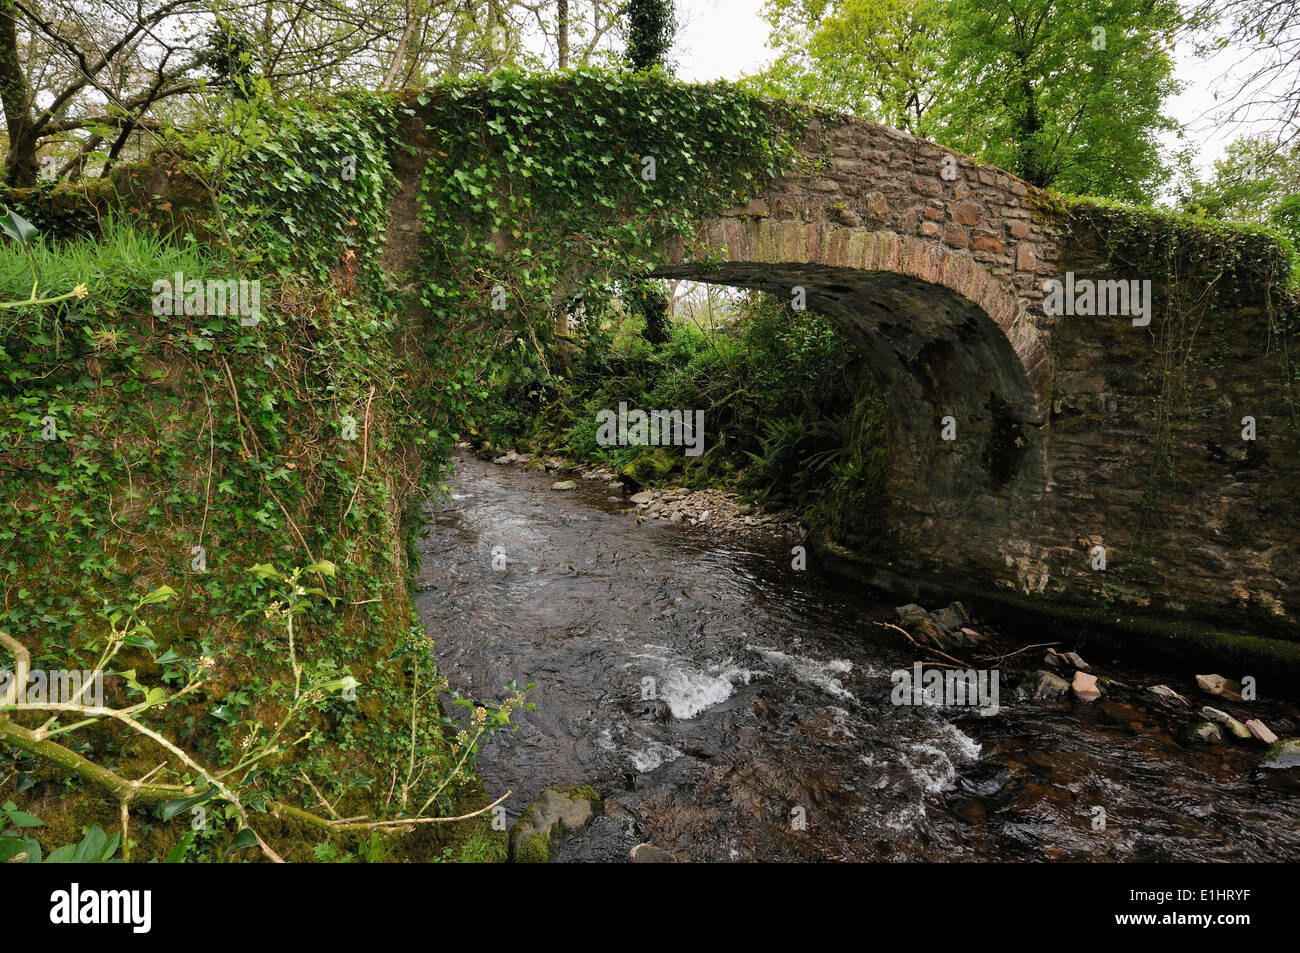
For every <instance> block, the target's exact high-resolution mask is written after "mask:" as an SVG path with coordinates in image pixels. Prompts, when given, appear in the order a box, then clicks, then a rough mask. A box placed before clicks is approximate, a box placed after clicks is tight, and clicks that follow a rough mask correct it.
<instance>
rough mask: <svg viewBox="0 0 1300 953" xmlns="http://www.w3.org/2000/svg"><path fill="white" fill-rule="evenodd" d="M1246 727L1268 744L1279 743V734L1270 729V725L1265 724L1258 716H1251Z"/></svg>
mask: <svg viewBox="0 0 1300 953" xmlns="http://www.w3.org/2000/svg"><path fill="white" fill-rule="evenodd" d="M1246 728H1247V729H1249V730H1250V733H1251V735H1252V736H1253V737H1254V738H1255V739H1256V740H1257V741H1262V742H1264V744H1266V745H1275V744H1277V735H1275V734H1273V732H1271V731H1269V730H1268V725H1266V724H1264V723H1263V722H1262V721H1260V720H1259V719H1258V718H1251V719H1250V720H1249V721H1247V722H1246Z"/></svg>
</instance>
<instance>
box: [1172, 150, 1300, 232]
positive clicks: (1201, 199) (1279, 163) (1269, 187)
mask: <svg viewBox="0 0 1300 953" xmlns="http://www.w3.org/2000/svg"><path fill="white" fill-rule="evenodd" d="M1179 204H1180V205H1181V206H1182V207H1183V208H1184V209H1186V210H1188V211H1191V212H1196V213H1199V214H1204V215H1208V216H1210V217H1211V218H1219V219H1225V220H1228V221H1236V222H1250V223H1253V224H1256V225H1269V226H1272V227H1274V228H1276V229H1278V230H1279V231H1281V232H1283V233H1285V234H1286V235H1288V236H1289V237H1290V238H1291V241H1292V242H1294V243H1295V244H1296V245H1297V246H1300V141H1294V140H1293V141H1292V142H1291V143H1290V144H1289V145H1288V146H1282V145H1280V144H1279V143H1278V141H1277V140H1276V139H1275V138H1272V137H1268V136H1258V137H1253V136H1246V137H1243V138H1241V139H1238V140H1237V141H1236V142H1234V143H1232V144H1231V145H1230V146H1228V148H1227V150H1226V153H1225V155H1224V157H1223V158H1222V159H1219V160H1217V161H1215V163H1214V173H1213V175H1212V176H1210V178H1209V179H1208V180H1207V181H1205V182H1201V181H1199V180H1198V179H1192V180H1190V181H1189V182H1188V183H1187V185H1186V187H1185V188H1184V189H1183V191H1182V194H1181V195H1180V196H1179Z"/></svg>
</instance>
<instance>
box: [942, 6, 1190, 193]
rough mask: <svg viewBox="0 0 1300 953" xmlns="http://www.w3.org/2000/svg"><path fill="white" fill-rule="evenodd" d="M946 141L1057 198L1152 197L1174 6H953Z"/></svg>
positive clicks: (1169, 86) (1165, 122)
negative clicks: (1074, 195)
mask: <svg viewBox="0 0 1300 953" xmlns="http://www.w3.org/2000/svg"><path fill="white" fill-rule="evenodd" d="M947 17H948V30H949V41H950V47H949V50H948V56H949V60H948V69H949V71H950V74H951V76H952V86H951V97H950V98H949V99H947V100H946V101H945V102H944V103H942V104H941V106H940V107H939V108H938V109H937V110H936V112H937V115H936V116H935V117H934V120H935V121H934V122H933V123H932V124H931V125H930V129H931V130H932V132H933V134H934V136H935V137H936V138H938V139H939V140H940V141H942V142H944V143H946V144H947V145H950V146H954V147H956V148H958V149H961V150H963V151H965V152H969V153H972V154H974V155H978V156H979V157H980V158H982V159H985V160H987V161H989V162H992V163H994V164H995V165H998V166H1001V167H1003V168H1005V169H1008V170H1009V171H1011V172H1014V173H1016V174H1017V175H1019V176H1021V177H1022V178H1023V179H1025V180H1026V181H1027V182H1030V183H1032V184H1033V185H1038V186H1043V187H1047V186H1051V187H1052V188H1054V189H1056V190H1058V191H1062V192H1072V193H1087V194H1092V195H1105V196H1109V197H1112V198H1118V199H1124V200H1129V201H1147V200H1150V199H1151V198H1152V197H1154V195H1155V194H1156V193H1157V192H1158V190H1159V188H1160V186H1161V184H1162V183H1163V182H1164V181H1165V180H1166V179H1167V177H1168V175H1169V166H1168V163H1167V160H1166V159H1165V158H1164V156H1163V153H1162V149H1161V144H1160V139H1159V137H1160V134H1161V133H1163V132H1166V131H1171V130H1175V129H1177V124H1176V123H1175V122H1174V121H1173V120H1172V119H1171V118H1169V117H1168V116H1167V115H1166V114H1165V112H1164V104H1165V100H1166V99H1167V98H1168V97H1169V96H1170V95H1172V94H1173V93H1175V92H1176V91H1177V90H1178V88H1179V84H1178V83H1177V82H1176V81H1175V80H1174V78H1173V70H1174V65H1173V59H1172V57H1171V54H1170V49H1171V44H1172V42H1173V36H1174V33H1175V31H1176V29H1177V28H1178V25H1179V23H1180V20H1179V12H1178V7H1177V5H1176V3H1174V2H1172V0H1091V2H1089V3H1087V4H1077V5H1076V4H1058V3H1056V2H1055V0H1006V2H1004V3H1000V4H997V5H992V4H988V3H985V2H982V0H953V2H952V3H951V4H950V5H949V6H948V7H947Z"/></svg>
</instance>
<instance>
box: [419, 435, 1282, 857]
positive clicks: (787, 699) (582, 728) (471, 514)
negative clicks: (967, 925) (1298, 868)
mask: <svg viewBox="0 0 1300 953" xmlns="http://www.w3.org/2000/svg"><path fill="white" fill-rule="evenodd" d="M555 479H557V477H555V476H554V475H548V474H546V473H543V472H525V471H524V470H522V469H520V468H517V467H504V466H494V465H492V464H490V463H487V462H484V461H480V460H478V459H476V458H475V457H473V456H471V455H469V454H467V453H462V454H459V455H458V456H457V457H456V460H455V472H454V475H453V476H452V478H451V480H450V483H451V487H452V490H453V492H452V495H451V498H450V499H448V500H445V501H443V502H440V503H436V504H433V505H432V506H431V507H429V508H428V510H427V518H428V532H427V534H426V536H425V538H424V540H423V542H422V544H421V550H422V560H421V565H420V574H419V580H418V582H419V592H418V595H417V597H416V606H417V609H418V611H419V614H420V617H421V620H422V621H423V623H424V626H425V629H426V631H427V632H428V634H429V635H430V637H431V638H432V639H433V640H434V643H435V648H434V652H435V655H436V657H437V660H438V664H439V667H440V670H441V671H442V673H443V674H444V675H445V676H446V677H447V678H448V679H449V680H450V682H451V687H452V688H454V689H455V690H457V691H459V692H460V693H461V694H463V695H465V696H467V697H469V698H472V699H476V700H481V699H495V698H498V697H501V696H502V695H503V694H504V692H503V686H504V685H505V684H506V683H507V682H509V681H511V680H514V681H516V682H518V683H519V684H520V685H524V684H528V683H530V682H531V683H533V684H534V685H535V687H534V688H533V690H532V691H531V692H530V693H529V696H528V697H529V700H530V701H532V702H533V703H534V704H535V705H536V710H535V711H533V712H520V713H518V715H517V717H516V720H517V722H518V725H519V727H518V729H517V730H516V731H513V732H511V731H504V732H500V733H498V734H497V735H495V736H494V737H492V738H491V739H489V740H488V741H487V742H486V743H485V744H484V746H483V749H482V751H481V753H480V756H479V761H478V770H479V774H480V776H481V778H482V779H483V782H484V784H485V786H486V789H487V794H488V796H489V797H490V798H493V799H495V798H496V797H498V796H499V795H501V794H503V793H505V791H507V790H510V791H512V792H513V793H512V796H511V797H510V799H509V800H508V801H507V802H506V805H507V809H508V812H509V817H510V822H511V823H513V821H514V820H515V819H516V818H518V817H519V815H520V814H521V813H522V812H523V810H524V809H525V808H526V807H527V806H528V805H529V804H530V803H531V802H532V801H533V800H534V799H535V798H537V796H538V795H539V794H540V793H541V792H542V791H543V790H544V789H546V788H548V787H554V786H564V785H576V784H590V785H592V786H593V787H595V788H596V790H597V791H598V792H599V793H600V794H601V795H602V796H603V798H604V799H605V809H604V811H603V812H602V813H599V814H598V815H597V817H596V818H595V819H594V820H593V821H592V822H591V824H589V825H588V826H587V827H586V828H585V829H584V830H583V831H582V832H581V833H580V834H578V835H576V836H573V837H570V838H567V839H566V840H564V841H562V842H561V844H560V845H559V847H558V849H557V850H556V851H555V852H554V853H553V859H555V860H561V861H624V860H626V858H627V856H628V850H629V849H630V848H631V847H632V846H633V845H635V844H637V843H640V842H643V841H649V842H651V843H653V844H655V845H656V846H658V847H662V848H665V849H667V850H669V851H672V852H673V853H675V854H676V855H677V856H678V857H679V858H680V859H682V860H691V861H800V860H843V861H953V860H958V861H960V860H986V861H988V860H1010V861H1018V860H1087V861H1104V860H1116V861H1173V860H1190V861H1205V860H1222V861H1245V860H1266V861H1277V860H1297V859H1300V793H1298V792H1295V791H1292V790H1288V789H1286V788H1285V787H1279V786H1276V785H1270V784H1268V783H1266V782H1262V781H1261V780H1260V778H1259V776H1258V775H1259V772H1258V771H1257V770H1256V769H1255V765H1256V764H1257V763H1258V762H1259V760H1260V758H1261V756H1262V754H1263V750H1262V748H1261V747H1259V746H1250V745H1244V744H1237V745H1232V744H1227V745H1224V746H1219V747H1202V748H1198V747H1194V746H1192V745H1190V744H1188V743H1187V742H1186V741H1185V740H1184V741H1180V740H1179V735H1178V733H1177V732H1176V731H1175V730H1174V728H1175V726H1174V722H1175V720H1176V719H1177V718H1179V717H1181V718H1182V719H1183V721H1186V720H1187V719H1188V718H1189V717H1190V716H1188V715H1180V713H1178V712H1170V711H1169V710H1167V709H1166V708H1163V707H1161V706H1160V705H1159V704H1156V703H1155V702H1154V701H1152V702H1151V703H1146V702H1144V701H1143V700H1141V699H1140V698H1138V697H1136V696H1137V695H1138V694H1140V693H1139V692H1136V691H1135V692H1134V693H1131V696H1130V697H1123V696H1120V695H1112V694H1109V693H1108V694H1106V695H1103V697H1102V698H1101V699H1100V700H1099V701H1097V702H1095V703H1092V704H1087V705H1086V704H1083V703H1082V702H1079V701H1075V700H1073V699H1069V698H1067V699H1064V700H1061V701H1058V702H1045V701H1034V700H1017V698H1016V695H1015V692H1014V691H1013V688H1012V684H1011V680H1010V679H1009V678H1008V679H1006V680H1005V681H1004V683H1003V684H1002V686H1001V692H1000V700H1001V704H1000V707H999V709H998V710H997V711H996V712H995V713H990V712H987V711H981V710H980V709H979V708H977V707H946V708H945V707H932V706H922V705H894V704H892V703H891V693H892V691H893V687H894V684H893V682H892V681H891V678H890V674H891V672H893V671H895V670H897V669H911V667H912V664H913V662H914V661H916V656H915V655H914V654H911V653H909V651H908V648H907V646H906V643H900V641H899V640H898V637H896V636H893V635H891V634H890V633H889V632H888V630H886V629H884V628H882V627H881V626H878V625H876V624H875V623H877V622H881V621H889V622H892V621H894V610H893V605H892V604H891V603H885V602H882V601H880V599H879V598H876V597H872V596H869V595H867V594H865V593H863V592H861V591H858V590H855V588H854V587H853V586H852V585H851V584H849V583H846V582H843V581H841V580H839V579H838V578H836V577H834V576H831V575H830V574H828V573H825V572H822V571H820V570H819V569H818V568H817V566H816V564H815V562H813V563H812V564H810V566H809V568H808V569H807V570H805V571H795V570H793V569H792V568H791V556H790V546H791V542H790V541H789V540H784V539H782V538H778V537H775V536H771V535H767V536H764V535H761V534H757V533H755V534H753V535H741V534H735V533H732V534H721V533H717V532H714V531H711V530H709V529H707V528H706V527H704V526H700V527H688V526H685V525H682V524H675V523H669V522H668V521H657V522H652V523H647V524H644V525H638V524H637V522H636V520H635V519H634V518H633V517H632V516H630V515H628V514H627V513H626V512H625V511H626V510H627V509H628V508H629V505H628V503H627V502H626V500H625V499H624V498H623V496H622V494H621V492H620V491H618V490H610V489H608V488H606V487H605V485H604V484H602V483H599V482H588V481H583V480H579V481H578V483H579V489H578V490H576V491H570V492H558V491H552V490H551V489H550V485H551V483H552V481H553V480H555ZM494 550H496V552H497V557H496V559H495V563H496V566H498V567H503V568H494V554H493V551H494ZM929 608H937V607H929ZM985 621H988V622H994V623H995V622H996V620H985ZM977 627H978V626H977ZM1026 641H1030V640H1028V639H1027V640H1026ZM1032 641H1045V639H1034V640H1032ZM1073 647H1074V646H1063V647H1062V650H1065V649H1070V648H1073ZM1098 651H1100V650H1098ZM1083 653H1084V654H1085V656H1086V655H1087V654H1088V652H1087V651H1086V649H1085V650H1083ZM1040 654H1041V650H1040ZM1089 661H1091V662H1093V663H1094V664H1096V663H1098V662H1102V663H1104V662H1106V661H1107V659H1105V658H1101V659H1091V658H1090V659H1089ZM1029 667H1031V668H1032V667H1039V666H1038V664H1037V663H1036V662H1031V663H1030V665H1029ZM1107 671H1108V672H1113V675H1114V677H1116V678H1123V679H1124V680H1125V681H1128V682H1131V683H1133V684H1135V685H1141V686H1147V685H1153V684H1156V683H1158V682H1163V683H1165V684H1168V685H1171V686H1173V687H1174V688H1176V689H1177V690H1178V691H1179V692H1181V693H1183V694H1184V695H1187V696H1188V698H1189V699H1190V700H1191V701H1192V704H1193V706H1195V708H1199V707H1200V706H1201V705H1204V704H1207V703H1211V704H1218V703H1217V702H1216V701H1215V699H1213V698H1206V697H1196V688H1195V685H1194V684H1193V685H1191V686H1190V688H1189V685H1188V683H1189V679H1188V678H1187V676H1186V675H1161V674H1160V673H1148V672H1142V673H1133V672H1126V671H1124V669H1123V668H1122V667H1118V668H1111V669H1107ZM1147 694H1149V693H1147ZM1258 710H1259V711H1260V712H1262V715H1261V717H1264V718H1265V720H1267V721H1269V723H1270V724H1274V723H1275V722H1276V723H1277V724H1275V729H1276V730H1277V733H1278V734H1279V735H1284V732H1283V730H1282V728H1284V727H1286V728H1288V729H1289V732H1288V733H1292V734H1294V733H1295V732H1294V723H1292V722H1291V719H1292V718H1293V717H1294V714H1295V709H1294V707H1293V706H1285V705H1279V706H1277V707H1274V708H1268V707H1261V708H1259V709H1258ZM1270 719H1272V720H1270ZM1099 821H1100V822H1101V823H1099Z"/></svg>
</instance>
